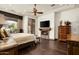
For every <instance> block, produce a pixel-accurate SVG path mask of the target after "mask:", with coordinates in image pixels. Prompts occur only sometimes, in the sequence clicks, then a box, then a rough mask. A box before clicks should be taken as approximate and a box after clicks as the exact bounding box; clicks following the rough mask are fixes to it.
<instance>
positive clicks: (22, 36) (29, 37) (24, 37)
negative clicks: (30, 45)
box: [11, 33, 36, 44]
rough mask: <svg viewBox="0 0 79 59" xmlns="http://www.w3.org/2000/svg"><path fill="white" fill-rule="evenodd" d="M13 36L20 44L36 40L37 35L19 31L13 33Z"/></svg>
mask: <svg viewBox="0 0 79 59" xmlns="http://www.w3.org/2000/svg"><path fill="white" fill-rule="evenodd" d="M11 36H12V37H13V38H14V40H15V41H16V42H17V43H18V44H23V43H27V42H31V41H35V40H36V38H35V35H34V34H27V33H17V34H11Z"/></svg>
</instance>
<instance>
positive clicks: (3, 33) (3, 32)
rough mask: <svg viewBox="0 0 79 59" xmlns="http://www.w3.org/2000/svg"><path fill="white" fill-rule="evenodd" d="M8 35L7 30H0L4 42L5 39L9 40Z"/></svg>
mask: <svg viewBox="0 0 79 59" xmlns="http://www.w3.org/2000/svg"><path fill="white" fill-rule="evenodd" d="M7 37H8V34H7V32H6V31H5V30H0V39H1V40H3V39H4V38H7Z"/></svg>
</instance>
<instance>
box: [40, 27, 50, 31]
mask: <svg viewBox="0 0 79 59" xmlns="http://www.w3.org/2000/svg"><path fill="white" fill-rule="evenodd" d="M39 30H40V31H50V30H51V28H50V27H44V28H40V29H39Z"/></svg>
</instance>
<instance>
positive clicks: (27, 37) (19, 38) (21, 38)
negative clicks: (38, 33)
mask: <svg viewBox="0 0 79 59" xmlns="http://www.w3.org/2000/svg"><path fill="white" fill-rule="evenodd" d="M31 41H36V38H35V35H34V34H26V33H16V34H11V36H10V37H9V40H8V41H7V42H6V43H1V44H0V50H4V49H8V48H11V47H13V46H15V45H20V44H23V43H28V42H31Z"/></svg>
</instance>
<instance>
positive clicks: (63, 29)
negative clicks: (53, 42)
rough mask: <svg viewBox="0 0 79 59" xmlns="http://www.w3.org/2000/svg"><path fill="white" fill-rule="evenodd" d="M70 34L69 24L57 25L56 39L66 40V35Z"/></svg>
mask: <svg viewBox="0 0 79 59" xmlns="http://www.w3.org/2000/svg"><path fill="white" fill-rule="evenodd" d="M69 34H71V26H59V27H58V39H59V40H61V41H66V40H67V35H69Z"/></svg>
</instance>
